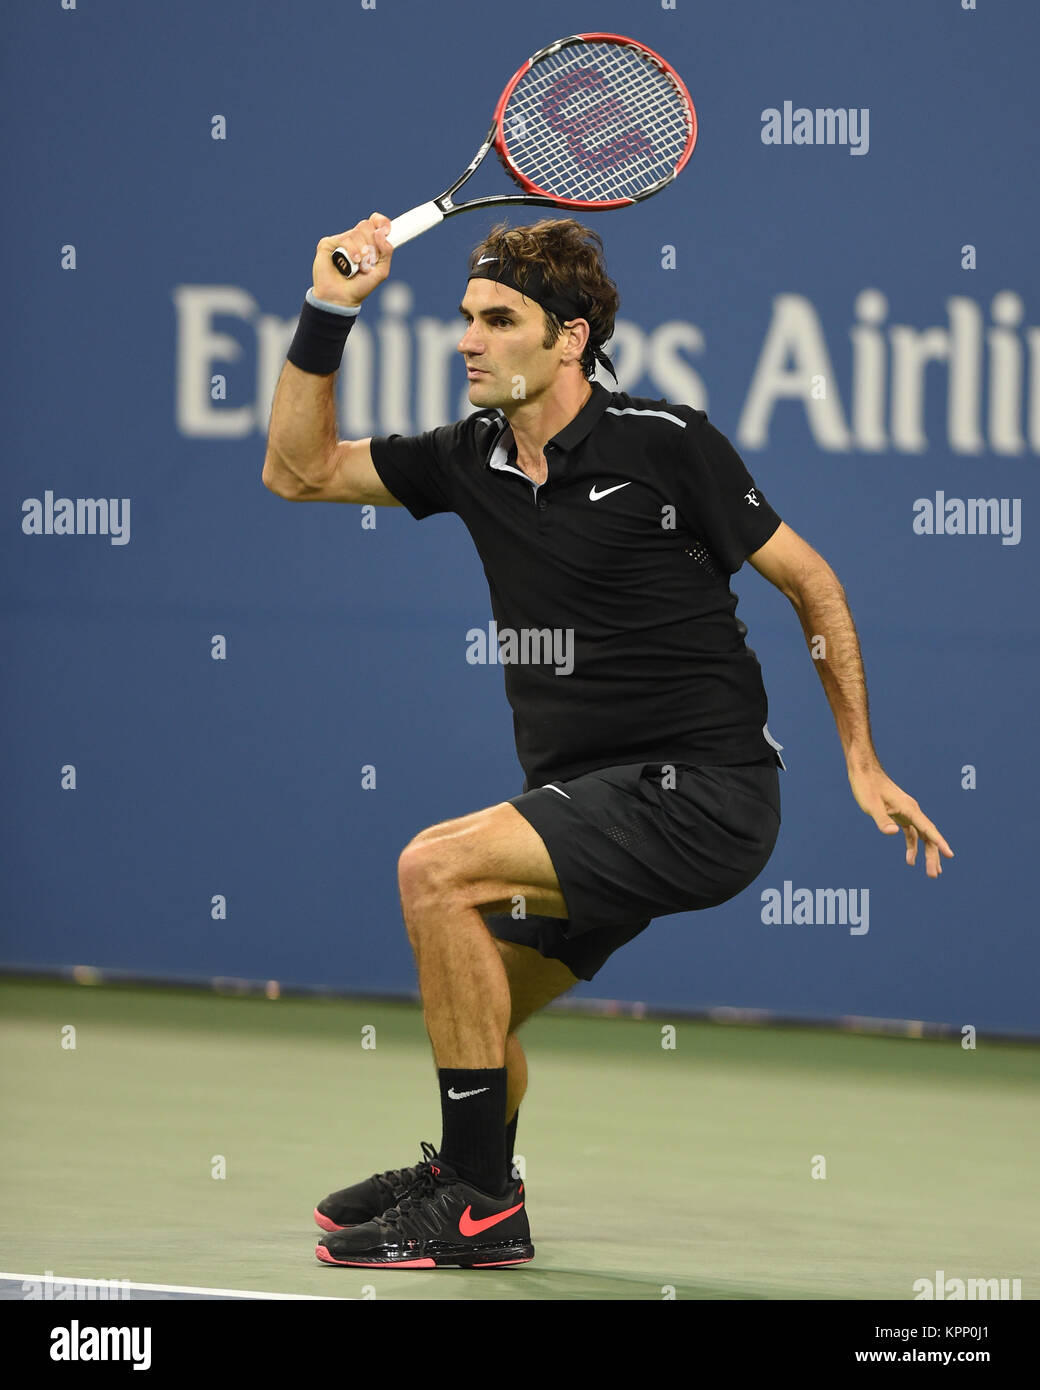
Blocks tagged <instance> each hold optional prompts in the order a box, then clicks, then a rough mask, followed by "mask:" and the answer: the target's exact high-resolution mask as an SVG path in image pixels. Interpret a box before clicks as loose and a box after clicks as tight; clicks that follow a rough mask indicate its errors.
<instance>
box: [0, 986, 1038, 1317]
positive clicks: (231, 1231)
mask: <svg viewBox="0 0 1040 1390" xmlns="http://www.w3.org/2000/svg"><path fill="white" fill-rule="evenodd" d="M0 1019H2V1039H3V1062H4V1064H3V1100H2V1105H3V1117H4V1124H3V1135H2V1140H0V1163H2V1171H3V1174H4V1182H3V1204H2V1231H3V1238H2V1247H3V1254H2V1257H0V1265H2V1267H3V1269H5V1270H8V1271H17V1272H24V1273H42V1272H43V1271H45V1270H51V1271H53V1272H54V1273H55V1274H56V1275H59V1276H62V1277H66V1278H81V1279H82V1278H103V1279H129V1280H133V1281H143V1282H148V1283H162V1284H185V1285H193V1286H205V1287H211V1288H213V1287H215V1288H230V1289H246V1290H263V1291H271V1292H279V1293H297V1294H319V1295H324V1296H327V1297H328V1296H331V1297H336V1298H353V1299H357V1298H363V1297H371V1296H372V1294H371V1290H373V1289H374V1291H375V1296H376V1297H377V1298H378V1299H384V1298H393V1299H409V1298H413V1299H487V1298H495V1299H497V1298H503V1299H568V1298H577V1299H661V1298H664V1297H669V1296H673V1295H672V1293H671V1291H673V1290H674V1297H675V1298H677V1299H697V1298H716V1299H717V1298H737V1299H777V1298H780V1299H783V1298H796V1299H825V1298H840V1299H862V1298H885V1299H912V1298H913V1296H914V1293H913V1284H914V1281H915V1280H916V1279H920V1278H929V1279H934V1277H935V1272H936V1270H943V1271H945V1273H946V1275H947V1277H950V1278H953V1277H959V1278H965V1279H966V1278H975V1277H978V1278H1008V1279H1014V1278H1019V1279H1021V1280H1022V1297H1023V1298H1024V1299H1027V1298H1035V1297H1037V1292H1038V1290H1040V1269H1038V1256H1037V1240H1036V1231H1037V1229H1038V1222H1037V1218H1038V1214H1040V1212H1038V1208H1040V1200H1038V1196H1037V1186H1038V1185H1037V1181H1036V1155H1037V1153H1038V1152H1040V1106H1038V1097H1040V1049H1038V1048H1034V1047H1029V1046H1019V1045H1011V1044H1002V1043H997V1042H988V1041H987V1040H986V1038H985V1037H980V1038H979V1039H978V1044H977V1048H976V1050H975V1051H965V1050H964V1049H963V1048H962V1047H961V1045H960V1039H959V1038H956V1039H952V1040H949V1041H926V1040H921V1039H916V1040H915V1039H904V1038H872V1037H866V1036H862V1035H854V1034H845V1033H834V1032H825V1031H821V1030H817V1029H766V1028H738V1027H726V1026H722V1025H717V1024H707V1023H695V1022H684V1021H681V1020H676V1035H675V1047H674V1049H668V1048H664V1047H662V1045H661V1044H662V1025H663V1022H664V1021H663V1020H649V1019H643V1020H633V1019H620V1018H619V1019H608V1018H588V1017H581V1016H567V1015H563V1014H559V1013H548V1014H544V1015H542V1016H540V1017H538V1018H535V1019H533V1020H531V1021H530V1022H529V1023H528V1024H527V1025H526V1027H525V1028H524V1029H523V1030H522V1034H521V1036H522V1038H523V1041H524V1044H525V1047H526V1049H527V1052H528V1060H529V1065H530V1078H531V1085H530V1091H529V1098H528V1099H527V1100H526V1101H525V1103H524V1105H523V1107H522V1108H521V1111H520V1126H519V1133H518V1136H517V1149H518V1152H520V1153H521V1154H523V1155H524V1158H525V1164H526V1174H527V1199H528V1214H529V1217H530V1222H531V1232H532V1237H533V1240H534V1244H535V1248H536V1252H537V1253H536V1256H535V1259H534V1261H533V1262H532V1263H531V1264H529V1265H526V1266H523V1267H521V1268H519V1269H512V1270H499V1271H490V1270H489V1271H461V1270H458V1271H456V1270H443V1271H434V1272H429V1271H406V1270H398V1271H385V1272H380V1273H378V1274H373V1273H372V1272H370V1271H359V1270H350V1269H345V1268H335V1267H329V1266H324V1265H321V1264H319V1263H318V1262H317V1261H316V1260H315V1258H314V1243H315V1240H316V1238H317V1237H318V1235H319V1234H320V1233H319V1232H318V1231H317V1229H316V1228H315V1226H314V1225H313V1222H312V1219H311V1212H312V1209H313V1207H314V1204H315V1202H316V1201H317V1200H319V1199H320V1198H321V1197H323V1196H324V1195H325V1194H326V1193H327V1192H329V1191H331V1190H332V1189H334V1188H338V1187H343V1186H345V1185H347V1184H348V1183H351V1182H355V1181H358V1180H360V1179H361V1178H363V1177H367V1176H368V1175H369V1174H370V1173H371V1172H373V1171H375V1170H382V1169H384V1168H389V1167H399V1166H403V1165H405V1164H408V1163H413V1162H416V1161H417V1160H418V1157H419V1141H420V1140H422V1139H428V1140H430V1141H432V1142H433V1143H438V1142H439V1139H440V1115H439V1106H438V1100H437V1088H436V1081H435V1075H434V1071H433V1064H432V1060H431V1057H430V1051H429V1043H428V1041H427V1038H426V1034H425V1031H424V1028H423V1023H422V1016H421V1014H420V1012H419V1009H418V1008H417V1007H415V1006H412V1005H409V1004H387V1003H366V1002H364V1001H361V1002H357V1001H347V1002H344V1001H339V1000H329V999H320V1000H312V999H280V1000H270V1001H269V1000H265V999H258V998H227V997H221V996H217V995H213V994H207V993H202V992H189V991H180V990H158V989H155V990H152V989H129V988H118V987H85V986H78V985H72V984H68V985H66V984H58V983H53V984H52V983H45V984H40V983H28V982H6V983H3V984H0ZM69 1025H71V1026H72V1027H73V1028H74V1029H75V1035H74V1040H75V1047H74V1048H71V1047H63V1046H62V1041H63V1037H65V1039H66V1040H68V1039H69V1038H71V1037H72V1035H71V1034H69V1033H68V1032H67V1031H66V1032H64V1033H63V1029H66V1030H67V1027H68V1026H69ZM366 1028H369V1029H374V1030H375V1031H374V1034H373V1033H365V1031H364V1030H365V1029H366ZM364 1038H368V1039H369V1040H373V1039H374V1042H375V1046H374V1048H373V1047H368V1048H366V1047H363V1046H362V1043H363V1039H364ZM820 1157H822V1159H823V1160H824V1161H825V1163H826V1177H817V1178H814V1177H813V1169H814V1164H815V1166H816V1167H817V1169H819V1166H820V1165H819V1158H820ZM221 1159H223V1162H224V1166H225V1176H224V1177H214V1176H213V1174H214V1172H215V1171H216V1172H219V1171H220V1160H221ZM273 1306H274V1305H272V1307H273Z"/></svg>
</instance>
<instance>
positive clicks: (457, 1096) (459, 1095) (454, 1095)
mask: <svg viewBox="0 0 1040 1390" xmlns="http://www.w3.org/2000/svg"><path fill="white" fill-rule="evenodd" d="M495 259H496V260H497V259H498V258H497V257H496V258H495ZM490 1090H491V1087H490V1086H481V1087H480V1089H479V1090H476V1091H455V1090H453V1089H452V1088H451V1087H450V1086H449V1087H448V1099H449V1100H465V1099H466V1097H467V1096H479V1095H480V1094H481V1092H483V1091H490Z"/></svg>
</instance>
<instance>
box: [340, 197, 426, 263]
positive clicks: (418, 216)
mask: <svg viewBox="0 0 1040 1390" xmlns="http://www.w3.org/2000/svg"><path fill="white" fill-rule="evenodd" d="M443 221H444V213H443V212H441V210H440V208H439V207H438V206H437V204H436V203H420V204H419V206H418V207H417V208H411V209H410V210H409V211H408V212H402V213H401V215H400V217H395V218H394V220H393V221H392V222H391V223H390V232H389V235H388V236H387V241H389V243H390V245H391V246H393V247H398V246H403V245H404V243H405V242H406V241H411V239H412V238H413V237H417V236H421V235H422V234H423V232H428V231H429V230H430V228H431V227H436V225H437V223H438V222H443ZM332 263H333V265H334V266H335V267H336V269H337V270H338V271H339V273H340V274H341V275H344V276H346V278H347V279H348V280H349V279H351V277H352V276H354V275H356V274H357V273H358V270H359V269H360V266H357V265H355V264H354V262H353V261H352V260H351V259H350V257H349V256H348V255H347V253H346V251H344V250H343V248H342V247H340V246H337V247H336V249H335V251H333V253H332Z"/></svg>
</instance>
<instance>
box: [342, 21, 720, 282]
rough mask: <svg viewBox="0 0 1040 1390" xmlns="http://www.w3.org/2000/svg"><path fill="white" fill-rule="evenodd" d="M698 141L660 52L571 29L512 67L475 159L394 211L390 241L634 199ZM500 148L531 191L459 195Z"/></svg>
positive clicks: (647, 193)
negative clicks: (518, 211) (508, 208)
mask: <svg viewBox="0 0 1040 1390" xmlns="http://www.w3.org/2000/svg"><path fill="white" fill-rule="evenodd" d="M696 140H697V113H696V111H695V110H694V108H693V102H692V101H691V100H690V94H689V92H688V91H687V90H686V87H685V86H684V85H683V82H682V80H681V78H680V77H679V75H678V73H677V72H676V71H675V69H674V68H673V67H672V66H671V65H670V64H669V63H666V62H665V60H664V59H663V58H662V57H661V56H660V55H659V54H657V53H655V52H654V51H653V49H650V48H647V47H646V45H645V44H641V43H636V41H635V40H634V39H626V38H623V37H622V36H621V35H620V34H572V35H571V36H570V37H569V38H566V39H557V40H556V42H555V43H551V44H549V46H548V47H547V48H542V49H539V51H538V52H537V53H536V54H535V55H534V57H533V58H529V59H528V60H527V62H526V63H525V64H524V65H523V67H522V68H521V69H520V70H519V72H517V73H515V74H514V75H513V77H512V78H511V79H510V81H509V83H508V84H507V86H506V89H505V91H504V92H503V93H502V95H501V96H500V97H499V99H498V105H497V106H496V107H495V115H494V119H493V120H492V122H491V129H490V130H489V131H488V133H487V136H486V138H485V140H484V143H483V144H482V145H481V147H480V149H479V150H478V151H477V152H476V154H475V155H474V156H473V160H472V162H471V163H470V165H469V167H468V168H467V169H465V170H464V172H463V173H462V174H461V175H460V176H459V177H458V178H457V179H456V180H455V182H454V183H453V184H452V185H451V187H450V188H446V189H445V190H444V192H443V193H441V194H440V196H439V197H437V198H434V199H433V201H432V202H429V203H420V204H419V206H418V207H414V208H412V209H411V210H410V211H409V212H404V213H402V214H401V216H400V217H395V218H394V220H393V221H392V222H391V223H390V231H389V234H388V237H387V240H388V241H389V243H390V245H391V246H394V247H397V246H402V245H403V244H404V243H405V242H406V241H411V240H412V238H413V237H417V236H421V234H422V233H423V232H428V231H429V230H430V228H431V227H436V226H437V224H438V223H439V222H443V220H444V219H445V218H446V217H453V216H454V215H455V214H456V213H457V212H468V211H470V209H472V208H487V207H500V206H505V205H506V204H513V205H515V204H519V203H525V204H527V203H529V204H534V205H538V206H542V207H558V208H586V209H588V210H590V211H595V210H601V209H607V208H625V207H631V205H632V204H633V203H638V202H642V200H643V199H644V198H649V197H651V196H652V195H653V194H654V193H659V192H660V191H661V189H662V188H664V187H665V185H666V184H669V183H671V181H672V179H674V178H675V176H676V174H678V173H679V171H680V170H681V169H682V168H683V166H684V165H685V163H686V161H687V160H688V159H689V157H690V155H691V154H692V153H693V147H694V144H695V143H696ZM492 146H494V149H495V151H496V153H497V154H498V157H499V159H500V160H501V161H502V163H503V165H504V166H505V169H506V172H507V173H508V174H509V175H510V177H511V178H513V179H514V180H515V181H516V182H517V183H518V184H519V185H520V188H521V189H522V190H523V191H522V192H521V193H496V194H491V195H490V196H488V197H484V198H473V199H471V200H470V201H469V202H462V203H458V202H455V200H454V195H455V194H456V193H457V192H458V190H459V189H460V188H461V187H462V185H463V184H464V183H465V182H466V180H467V179H468V178H469V177H470V176H471V175H472V174H473V173H474V172H475V171H476V170H477V168H478V167H479V166H480V164H481V161H482V160H483V159H484V156H485V155H486V154H487V153H488V151H489V150H490V149H491V148H492ZM332 259H333V261H334V262H335V264H336V268H337V270H339V271H340V272H341V274H343V275H345V276H347V277H348V278H349V277H350V276H351V275H355V274H356V273H357V271H358V266H357V265H355V264H354V262H353V261H352V260H351V259H350V257H349V256H348V255H347V253H346V252H345V251H344V250H343V249H342V248H340V247H337V249H336V250H335V251H333V252H332Z"/></svg>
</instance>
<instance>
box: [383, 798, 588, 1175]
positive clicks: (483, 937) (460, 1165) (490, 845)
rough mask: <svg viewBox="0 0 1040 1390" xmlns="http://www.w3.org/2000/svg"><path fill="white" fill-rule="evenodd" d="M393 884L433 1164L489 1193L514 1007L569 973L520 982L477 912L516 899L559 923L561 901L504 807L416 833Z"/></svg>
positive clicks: (498, 1152) (522, 827)
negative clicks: (428, 1088)
mask: <svg viewBox="0 0 1040 1390" xmlns="http://www.w3.org/2000/svg"><path fill="white" fill-rule="evenodd" d="M399 881H400V888H401V905H402V909H403V911H404V918H405V925H406V927H407V930H408V935H409V938H410V940H411V943H412V948H413V950H414V952H415V958H416V963H417V966H418V970H419V987H420V992H421V994H422V1001H423V1012H424V1017H425V1020H426V1028H427V1031H428V1033H429V1035H430V1041H431V1043H432V1045H433V1052H434V1059H435V1061H436V1065H437V1076H438V1085H439V1087H440V1092H441V1112H442V1118H443V1125H444V1128H443V1137H442V1141H441V1150H440V1153H441V1157H442V1159H444V1160H445V1162H446V1163H447V1164H449V1165H450V1166H451V1167H452V1168H453V1169H454V1170H456V1171H458V1172H459V1173H460V1174H462V1175H463V1176H464V1177H468V1180H469V1181H471V1182H472V1183H474V1184H475V1185H476V1186H477V1187H478V1188H481V1189H482V1190H484V1191H488V1192H498V1191H500V1190H501V1185H502V1182H503V1180H504V1176H503V1175H504V1174H505V1172H506V1158H507V1155H506V1148H507V1142H506V1141H507V1138H509V1137H511V1136H509V1135H508V1134H507V1127H508V1123H509V1121H508V1118H507V1111H508V1112H509V1114H510V1115H511V1114H515V1109H516V1106H517V1105H518V1104H519V1100H520V1098H521V1096H522V1095H523V1091H524V1088H525V1086H526V1062H525V1059H524V1057H523V1050H522V1048H521V1047H520V1045H519V1043H518V1042H516V1041H515V1040H514V1041H513V1042H511V1043H508V1047H507V1039H508V1038H509V1037H510V1035H511V1034H512V1033H513V1030H514V1028H515V1027H516V1026H518V1024H517V1022H516V1019H517V1018H519V1017H520V1014H521V1012H523V1010H524V1009H526V1010H529V1009H530V1008H531V1007H532V1006H534V1005H538V1004H540V1003H542V1002H547V1000H548V999H549V998H554V997H555V996H556V995H557V994H561V993H563V992H564V991H565V990H566V989H569V988H570V987H571V986H572V985H573V984H574V983H575V977H574V976H573V975H572V974H571V972H570V971H569V970H568V969H567V967H566V966H564V965H562V964H561V963H560V962H558V961H557V962H547V961H544V960H541V958H540V957H539V958H538V959H539V961H540V965H539V968H538V973H539V976H540V977H541V978H540V979H539V980H538V982H537V983H535V984H533V985H532V984H531V982H530V980H527V981H526V982H525V981H524V980H523V977H522V968H521V967H519V965H518V963H519V962H520V961H521V960H522V959H523V958H522V957H521V956H520V953H519V951H516V952H514V953H512V954H509V953H508V952H507V951H505V950H504V949H500V947H503V946H504V945H506V943H499V942H498V941H497V940H496V939H495V938H493V937H492V936H491V934H490V932H489V930H488V928H487V925H486V923H485V921H484V916H483V914H484V913H490V912H509V911H511V910H512V909H513V908H514V907H515V905H516V903H517V901H518V900H519V901H521V902H522V903H523V907H524V911H525V912H526V913H530V914H536V915H539V916H548V917H560V918H563V917H566V916H567V905H566V902H565V900H564V897H563V894H562V891H561V889H560V885H559V882H558V881H557V878H556V873H555V870H554V868H553V865H552V860H551V859H550V857H549V853H548V850H547V849H546V847H545V845H544V843H543V841H542V839H541V837H540V836H539V835H538V833H537V832H536V831H535V830H534V828H533V827H532V826H531V825H530V823H529V822H528V821H527V820H526V819H525V818H524V817H523V816H521V815H520V813H519V811H517V810H516V809H515V808H514V807H513V806H511V805H509V804H508V803H506V802H503V803H500V804H499V805H497V806H491V807H488V808H487V809H486V810H484V811H477V812H474V813H473V814H472V815H469V816H463V817H460V818H459V819H458V820H453V821H447V822H445V823H444V824H443V825H439V826H433V827H431V828H430V829H429V830H426V831H424V832H422V834H421V835H419V836H417V837H416V838H415V839H414V840H413V841H412V842H411V843H410V844H409V845H408V846H407V847H406V848H405V850H404V851H403V853H402V854H401V858H400V865H399ZM507 956H508V959H509V962H510V963H511V964H512V965H513V970H514V978H513V982H512V983H513V986H514V988H516V989H517V991H518V992H520V991H522V990H524V989H525V988H526V989H527V993H526V997H525V998H523V999H522V1000H520V1001H518V1002H519V1003H520V1004H521V1010H520V1011H519V1012H516V1014H515V1017H514V1013H515V1011H514V1000H513V995H512V992H511V987H510V985H511V982H510V976H509V973H508V970H507V964H506V958H507ZM530 956H531V957H537V956H538V953H537V952H532V953H530ZM531 963H532V962H531V960H530V959H529V961H528V964H529V966H530V965H531ZM546 977H548V978H546ZM532 990H533V993H532ZM523 1016H526V1013H524V1014H523ZM507 1050H508V1053H509V1059H510V1060H512V1063H513V1074H512V1077H511V1078H510V1075H509V1072H508V1069H507Z"/></svg>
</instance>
